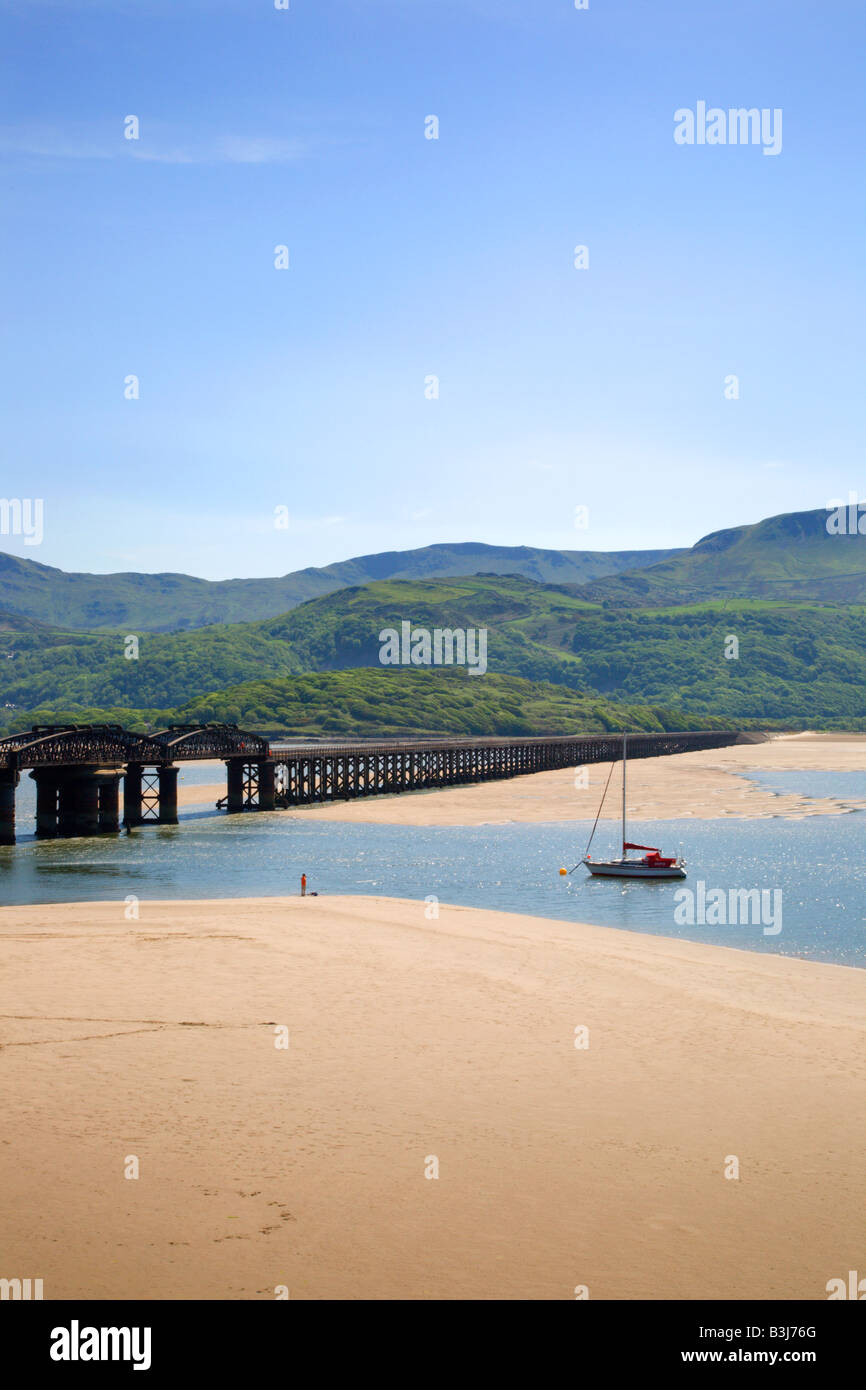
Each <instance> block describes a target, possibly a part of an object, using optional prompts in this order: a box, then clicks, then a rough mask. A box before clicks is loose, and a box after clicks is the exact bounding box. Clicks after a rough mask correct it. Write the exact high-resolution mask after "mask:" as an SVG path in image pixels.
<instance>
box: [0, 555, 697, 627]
mask: <svg viewBox="0 0 866 1390" xmlns="http://www.w3.org/2000/svg"><path fill="white" fill-rule="evenodd" d="M677 553H678V552H677V551H674V550H627V551H619V552H611V553H610V554H608V553H605V552H595V551H581V550H538V549H536V548H534V547H532V546H494V545H480V544H475V543H466V544H459V545H430V546H425V547H424V548H423V549H421V550H392V551H387V552H386V553H384V554H381V555H361V556H358V557H357V558H355V559H353V560H345V561H342V562H341V563H339V564H335V565H327V566H326V567H325V568H324V569H303V570H297V571H295V572H294V573H292V574H286V575H283V577H282V578H280V579H224V580H219V581H210V580H207V579H195V578H193V577H192V576H191V575H188V574H66V573H65V572H64V571H63V570H58V569H52V568H51V567H50V566H48V565H41V564H39V563H37V562H36V561H35V560H25V559H21V558H19V557H17V556H14V555H5V554H2V553H0V609H2V610H3V611H5V612H8V613H14V614H18V615H20V616H23V617H27V618H33V619H35V620H36V621H38V622H43V623H48V624H50V625H51V626H53V627H59V628H67V629H73V630H75V631H84V632H92V631H118V630H120V631H124V632H173V631H178V630H180V629H184V628H196V627H205V626H209V625H212V624H216V623H235V622H249V621H253V620H255V619H259V618H267V617H272V616H274V615H276V614H279V613H285V612H286V611H287V610H288V609H290V608H294V607H295V606H296V605H297V604H299V603H304V602H305V601H306V600H307V599H310V598H314V597H316V595H318V594H328V593H333V592H334V591H335V590H337V589H342V588H345V587H346V586H347V585H355V584H367V583H369V582H371V581H375V580H381V579H389V578H398V579H412V578H431V577H436V576H442V575H451V574H474V573H475V572H476V571H484V572H487V573H490V574H518V575H524V576H526V577H527V578H529V579H535V580H537V581H539V582H542V583H547V582H553V583H559V584H563V583H571V584H582V583H585V582H587V581H588V580H591V579H596V578H600V577H601V576H603V575H608V574H618V573H619V572H620V571H622V570H626V569H630V568H631V569H633V568H638V567H640V566H646V565H651V564H654V563H655V562H656V561H658V560H662V559H665V558H666V557H668V556H671V555H675V554H677Z"/></svg>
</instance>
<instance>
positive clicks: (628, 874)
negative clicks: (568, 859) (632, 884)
mask: <svg viewBox="0 0 866 1390" xmlns="http://www.w3.org/2000/svg"><path fill="white" fill-rule="evenodd" d="M583 866H584V868H585V869H589V872H590V873H591V874H595V875H596V876H597V877H600V878H685V876H686V871H685V869H684V868H683V867H682V865H681V864H671V865H670V866H668V865H659V866H658V867H655V866H653V865H650V864H641V863H640V861H639V860H628V859H610V860H607V861H605V860H603V859H584V861H583Z"/></svg>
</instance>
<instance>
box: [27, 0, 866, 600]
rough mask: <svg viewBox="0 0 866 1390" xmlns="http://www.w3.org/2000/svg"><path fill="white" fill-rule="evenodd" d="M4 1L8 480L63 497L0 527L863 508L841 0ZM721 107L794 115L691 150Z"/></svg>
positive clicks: (316, 555) (388, 530)
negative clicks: (776, 136)
mask: <svg viewBox="0 0 866 1390" xmlns="http://www.w3.org/2000/svg"><path fill="white" fill-rule="evenodd" d="M0 22H2V32H3V43H2V53H3V58H2V82H0V170H2V173H0V177H2V213H0V234H2V246H0V251H2V264H3V269H4V272H5V275H4V280H5V288H4V296H3V298H4V310H5V312H4V315H3V334H4V349H5V350H4V361H5V367H4V370H3V373H2V384H0V392H2V409H3V421H4V429H3V437H2V482H0V493H2V495H3V496H6V497H10V498H11V497H42V498H44V506H45V535H44V540H43V543H42V544H41V545H39V546H27V545H25V544H24V543H23V538H22V537H16V536H0V548H3V549H7V550H9V551H12V552H14V553H16V554H21V555H26V556H27V557H28V558H30V559H36V560H39V561H41V562H43V563H45V564H51V565H58V566H60V567H62V568H64V569H78V570H91V571H106V570H118V569H140V570H148V571H155V570H180V571H185V572H188V573H194V574H201V575H205V576H207V577H210V578H225V577H228V576H232V575H264V574H279V573H285V572H287V571H289V570H293V569H297V568H301V567H302V566H304V565H311V564H328V563H330V562H333V561H335V560H340V559H343V558H346V557H348V556H350V555H355V554H363V553H367V552H370V551H379V550H386V549H404V548H409V547H414V546H420V545H426V544H430V543H432V542H435V541H446V540H447V541H459V540H481V541H487V542H491V543H497V544H508V545H517V544H530V545H541V546H549V547H557V548H558V547H564V548H569V549H593V550H606V549H632V548H636V547H656V546H666V545H685V544H691V543H693V542H694V541H695V540H696V539H697V538H698V537H699V536H701V535H704V534H706V533H707V532H710V531H714V530H718V529H720V528H721V527H724V526H729V525H736V524H739V523H742V522H745V521H750V520H756V519H758V518H760V517H762V516H768V515H772V514H774V513H778V512H784V511H792V510H797V509H801V508H807V507H820V506H824V505H826V503H827V501H828V500H829V499H830V498H831V497H835V496H839V497H846V496H847V494H848V492H849V490H856V491H858V493H859V494H860V495H861V496H863V495H866V478H864V469H863V459H864V442H866V429H864V408H863V400H864V389H863V387H864V379H866V362H864V327H863V325H864V307H866V306H864V272H863V245H864V187H866V181H864V166H863V140H862V130H863V127H864V117H866V110H864V107H866V99H864V83H863V61H864V38H866V12H864V9H863V6H862V3H860V0H857V3H835V4H828V5H821V6H819V5H816V4H813V3H811V0H809V2H808V3H807V2H806V0H726V3H725V4H724V5H712V6H710V5H705V4H701V3H697V2H696V0H658V3H653V2H652V0H627V2H626V0H619V2H616V0H590V8H589V10H587V11H576V10H575V9H574V5H573V0H535V3H518V0H454V3H451V0H399V2H398V0H380V2H378V0H291V9H290V10H289V11H288V12H283V11H277V10H275V8H274V4H273V0H91V2H90V3H84V0H56V2H55V0H26V3H17V0H6V2H5V3H4V0H0ZM701 100H705V101H706V102H707V103H708V104H709V105H710V106H718V107H721V108H723V109H727V108H730V107H738V106H746V107H757V108H759V109H761V108H770V109H775V108H780V109H781V110H782V113H783V127H782V128H783V147H782V151H781V153H780V154H779V155H778V156H766V155H764V153H763V151H762V149H761V148H760V147H755V146H733V145H728V146H715V147H711V146H707V145H704V146H697V145H694V146H678V145H677V144H676V143H675V142H674V139H673V131H674V112H675V111H676V110H677V109H679V108H683V107H689V108H695V107H696V103H697V102H698V101H701ZM128 115H136V116H137V117H138V119H139V122H140V138H139V140H137V141H131V140H126V139H125V138H124V118H125V117H126V116H128ZM428 115H436V116H437V117H438V118H439V122H440V129H439V139H438V140H427V139H425V138H424V129H425V117H427V116H428ZM281 244H285V245H287V246H288V247H289V253H290V268H289V269H288V270H286V271H279V270H276V269H275V268H274V248H275V246H277V245H281ZM577 244H583V245H586V246H588V247H589V268H588V269H586V270H576V269H575V268H574V265H573V248H574V247H575V246H576V245H577ZM131 374H135V375H137V376H138V378H139V381H140V399H138V400H126V399H124V381H125V378H126V377H127V376H129V375H131ZM730 374H735V375H737V376H738V378H739V391H740V395H739V399H737V400H727V399H725V395H724V388H725V378H726V377H727V376H729V375H730ZM431 375H435V376H437V377H438V378H439V382H440V387H439V390H440V394H439V399H438V400H428V399H426V398H425V378H427V377H428V376H431ZM277 507H287V508H288V511H289V516H290V524H289V526H288V528H287V529H277V528H275V526H274V510H275V508H277ZM576 507H586V508H588V516H589V525H588V527H587V528H586V529H576V527H575V508H576Z"/></svg>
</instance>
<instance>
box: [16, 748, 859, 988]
mask: <svg viewBox="0 0 866 1390" xmlns="http://www.w3.org/2000/svg"><path fill="white" fill-rule="evenodd" d="M825 775H826V776H830V777H833V778H834V779H838V774H811V773H804V774H797V776H799V777H800V778H801V782H800V783H799V784H798V786H797V788H796V789H797V790H800V791H804V790H807V787H806V781H807V780H808V779H810V778H812V777H813V776H814V777H815V778H821V779H822V778H823V777H824V776H825ZM773 776H774V777H777V776H781V774H773ZM804 779H805V780H804ZM203 780H211V778H210V777H209V776H208V777H204V779H203ZM834 785H835V786H836V791H835V792H830V793H829V794H830V795H833V794H835V795H840V794H842V793H841V792H840V790H839V781H838V780H836V781H835V783H834ZM784 789H785V790H787V789H788V788H784ZM812 794H813V795H826V794H828V793H827V792H825V791H823V790H818V789H817V787H816V789H815V790H814V791H812ZM23 809H24V807H23V806H22V810H23ZM31 824H32V822H31ZM589 829H590V823H589V822H583V821H581V822H570V823H556V824H550V825H497V826H478V827H474V828H463V827H437V828H426V827H423V828H422V827H415V826H399V825H397V826H378V825H359V824H340V823H338V822H328V821H324V820H314V819H311V818H309V817H306V818H305V816H304V813H303V812H301V811H299V812H275V813H272V814H264V815H263V814H247V815H242V816H232V817H227V816H225V815H219V814H217V813H215V812H214V811H213V810H208V811H199V812H195V811H194V812H191V813H187V814H186V815H185V816H184V817H183V819H182V822H181V824H180V825H179V826H176V827H164V828H158V827H155V826H154V827H148V828H146V829H141V830H137V831H135V832H133V834H132V835H120V836H118V837H111V838H107V839H89V840H88V839H82V840H47V841H36V840H35V839H33V838H22V840H21V842H20V843H19V844H18V845H17V846H16V847H15V848H9V849H2V850H0V899H2V901H3V902H5V903H41V902H63V901H72V900H77V901H93V900H104V899H113V900H118V901H121V900H122V899H123V898H125V897H126V896H128V895H129V894H135V895H136V896H137V897H139V898H143V899H146V898H230V897H246V896H263V897H267V896H279V895H282V894H287V893H295V892H297V891H298V886H299V881H300V876H301V874H302V873H304V872H306V874H307V876H308V879H309V886H310V888H311V889H317V890H318V891H319V892H320V893H322V894H328V893H362V894H378V895H383V896H389V897H406V898H415V899H423V898H425V897H428V896H431V895H434V896H436V897H438V898H439V899H440V901H442V902H450V903H459V904H463V905H466V906H470V907H486V908H498V909H503V910H506V911H509V912H522V913H531V914H534V915H537V916H543V917H555V918H559V919H565V920H572V921H586V922H595V923H598V924H600V925H604V926H614V927H622V928H625V929H626V930H629V931H642V932H652V933H655V934H657V935H662V936H677V937H684V938H687V939H689V940H692V941H711V942H715V943H717V944H720V945H725V946H736V947H740V948H745V949H748V950H755V951H771V952H779V953H782V954H786V955H797V956H804V957H811V958H814V959H818V960H825V961H836V962H839V963H842V964H846V965H858V966H861V967H862V966H864V965H866V856H864V852H863V849H864V830H866V816H864V814H861V813H852V814H848V815H840V816H816V817H810V818H807V819H804V820H783V819H781V818H778V819H777V818H770V819H766V820H752V821H747V820H734V819H731V820H720V821H698V820H691V819H690V820H687V821H685V820H683V821H661V822H647V821H644V822H641V823H640V825H639V826H638V825H635V826H634V827H633V833H634V834H635V835H636V836H638V838H639V839H640V840H642V841H643V842H645V843H647V844H658V845H659V846H661V847H662V848H663V849H664V850H665V851H667V852H671V851H679V852H682V853H684V854H685V856H686V859H687V861H688V874H689V876H688V879H687V880H686V883H685V885H683V884H679V883H675V882H674V883H671V882H668V883H665V882H656V883H646V882H634V881H633V882H623V881H619V882H618V881H617V880H615V879H614V880H604V879H590V878H589V877H588V876H587V875H586V874H585V872H584V871H583V869H582V868H578V869H577V870H576V871H575V872H574V873H572V874H570V875H569V876H568V877H567V878H564V879H563V878H561V877H560V876H559V872H558V871H559V868H560V865H564V866H565V867H567V868H571V867H572V865H574V864H575V863H576V862H577V861H578V860H579V858H580V856H581V853H582V851H583V847H584V845H585V843H586V839H587V836H588V834H589ZM615 835H616V827H615V826H614V825H612V824H610V823H603V824H602V825H601V826H600V827H599V831H598V833H597V836H596V840H595V843H594V845H593V851H594V853H596V854H598V855H601V853H602V852H603V850H604V849H605V848H610V849H612V848H614V842H615ZM699 881H700V882H703V883H704V884H705V885H706V888H707V889H723V890H726V891H727V890H729V889H743V888H745V889H752V888H757V889H767V890H770V891H773V890H776V889H779V890H781V892H782V930H781V932H779V933H778V934H777V935H776V934H773V935H767V934H765V933H764V930H763V926H762V925H761V924H760V923H758V924H755V925H751V924H745V925H734V926H725V925H721V924H716V925H712V924H706V925H701V924H700V923H698V924H695V925H688V923H680V922H677V921H676V920H675V917H674V912H675V909H676V907H677V904H678V902H681V901H682V900H681V899H677V897H676V896H675V895H676V894H677V892H678V891H679V890H680V889H681V888H682V887H684V886H685V887H689V888H691V889H692V890H696V889H697V886H698V882H699ZM768 901H769V900H768ZM767 924H768V925H769V924H770V923H769V921H768V922H767Z"/></svg>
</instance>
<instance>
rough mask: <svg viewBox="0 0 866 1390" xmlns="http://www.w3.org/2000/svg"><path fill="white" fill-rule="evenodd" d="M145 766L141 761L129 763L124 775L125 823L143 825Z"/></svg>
mask: <svg viewBox="0 0 866 1390" xmlns="http://www.w3.org/2000/svg"><path fill="white" fill-rule="evenodd" d="M143 771H144V768H143V767H142V765H141V763H127V765H126V772H125V773H124V775H123V824H124V825H126V826H134V825H141V821H142V813H141V778H142V773H143Z"/></svg>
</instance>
